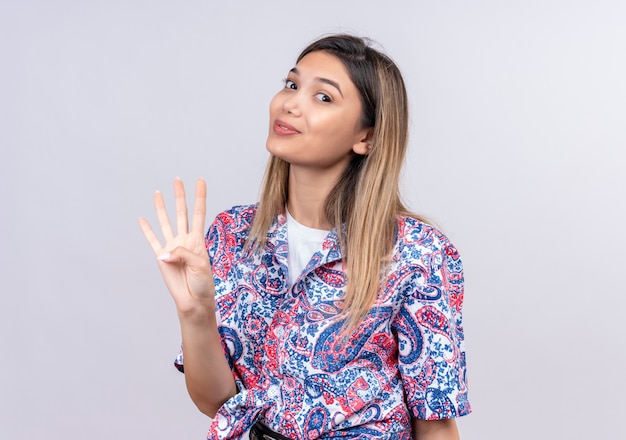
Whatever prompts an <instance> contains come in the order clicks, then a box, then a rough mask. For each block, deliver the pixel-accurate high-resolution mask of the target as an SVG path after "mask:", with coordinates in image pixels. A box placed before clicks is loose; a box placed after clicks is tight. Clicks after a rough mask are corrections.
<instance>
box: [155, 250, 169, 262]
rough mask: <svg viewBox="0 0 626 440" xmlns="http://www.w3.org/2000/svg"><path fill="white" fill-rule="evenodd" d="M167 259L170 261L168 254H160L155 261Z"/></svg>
mask: <svg viewBox="0 0 626 440" xmlns="http://www.w3.org/2000/svg"><path fill="white" fill-rule="evenodd" d="M169 259H170V253H169V252H166V253H164V254H161V255H159V256H158V257H157V260H159V261H169Z"/></svg>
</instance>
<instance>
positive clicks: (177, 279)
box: [139, 179, 215, 318]
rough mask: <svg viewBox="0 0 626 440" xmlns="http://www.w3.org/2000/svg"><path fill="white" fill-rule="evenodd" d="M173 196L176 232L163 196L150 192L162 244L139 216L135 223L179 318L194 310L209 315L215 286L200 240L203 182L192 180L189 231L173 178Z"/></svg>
mask: <svg viewBox="0 0 626 440" xmlns="http://www.w3.org/2000/svg"><path fill="white" fill-rule="evenodd" d="M174 198H175V201H176V232H174V229H173V228H172V224H171V223H170V219H169V217H168V215H167V211H166V209H165V203H164V201H163V195H162V194H161V193H160V192H158V191H157V192H156V193H155V194H154V207H155V209H156V213H157V218H158V221H159V225H160V226H161V233H162V235H163V240H164V242H163V244H161V241H160V240H159V238H158V237H157V236H156V234H155V233H154V231H153V230H152V228H151V227H150V224H149V223H148V221H147V220H146V219H145V218H140V219H139V225H140V227H141V230H142V231H143V234H144V236H145V237H146V240H148V243H149V244H150V247H152V251H153V252H154V254H155V255H156V257H157V261H158V265H159V269H160V270H161V274H162V275H163V280H164V281H165V284H166V285H167V288H168V289H169V291H170V293H171V295H172V297H173V298H174V302H175V303H176V308H177V310H178V313H179V316H180V317H181V318H182V317H192V316H194V315H196V314H198V313H200V314H202V315H204V314H206V313H210V314H213V313H214V311H215V301H214V293H215V286H214V284H213V273H212V272H211V264H210V261H209V257H208V254H207V250H206V247H205V241H204V232H205V231H204V219H205V215H206V183H205V181H204V180H203V179H198V181H197V182H196V200H195V204H194V209H193V216H192V222H191V230H189V223H188V214H187V202H186V198H185V188H184V186H183V182H182V181H181V180H180V179H176V180H175V181H174ZM204 317H205V318H206V316H204Z"/></svg>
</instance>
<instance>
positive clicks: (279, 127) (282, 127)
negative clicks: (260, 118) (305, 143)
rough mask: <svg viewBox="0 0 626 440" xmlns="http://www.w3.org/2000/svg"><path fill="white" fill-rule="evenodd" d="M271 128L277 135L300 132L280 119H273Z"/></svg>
mask: <svg viewBox="0 0 626 440" xmlns="http://www.w3.org/2000/svg"><path fill="white" fill-rule="evenodd" d="M273 130H274V133H276V134H279V135H288V134H298V133H300V132H299V131H298V130H296V128H295V127H293V126H291V125H289V124H287V123H285V122H283V121H281V120H276V121H274V126H273Z"/></svg>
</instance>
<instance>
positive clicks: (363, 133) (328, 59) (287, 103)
mask: <svg viewBox="0 0 626 440" xmlns="http://www.w3.org/2000/svg"><path fill="white" fill-rule="evenodd" d="M361 111H362V105H361V99H360V95H359V92H358V90H357V88H356V87H355V85H354V84H353V83H352V80H351V79H350V76H349V75H348V71H347V70H346V68H345V67H344V65H343V63H342V62H341V61H340V60H339V59H338V58H336V57H335V56H333V55H330V54H328V53H326V52H322V51H317V52H311V53H309V54H307V55H306V56H305V57H304V58H302V59H301V60H300V62H298V64H297V65H296V67H294V68H293V69H291V71H290V72H289V75H288V76H287V79H286V81H285V87H284V88H283V89H282V90H281V91H280V92H278V93H277V94H276V96H275V97H274V99H272V101H271V103H270V129H269V135H268V137H267V149H268V151H269V152H270V153H272V154H273V155H275V156H278V157H279V158H281V159H283V160H285V161H287V162H289V163H290V164H291V165H292V166H299V167H307V168H311V169H318V170H320V171H323V170H327V169H330V168H335V169H336V168H338V167H339V168H341V169H343V168H344V167H345V166H347V164H348V163H349V162H350V159H351V158H352V156H353V154H354V153H357V154H367V151H368V146H367V142H366V141H367V136H368V133H369V132H370V130H371V129H369V128H367V127H363V126H362V125H361V122H360V121H361Z"/></svg>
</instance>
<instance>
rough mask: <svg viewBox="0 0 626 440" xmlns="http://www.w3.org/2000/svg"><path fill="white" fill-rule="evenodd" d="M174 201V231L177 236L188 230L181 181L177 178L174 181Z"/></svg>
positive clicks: (185, 203)
mask: <svg viewBox="0 0 626 440" xmlns="http://www.w3.org/2000/svg"><path fill="white" fill-rule="evenodd" d="M174 200H175V201H176V231H177V233H178V234H179V235H180V234H186V233H187V232H188V228H189V223H188V218H187V215H188V214H187V200H186V199H185V186H184V185H183V181H182V180H180V179H178V178H176V180H174Z"/></svg>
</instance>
